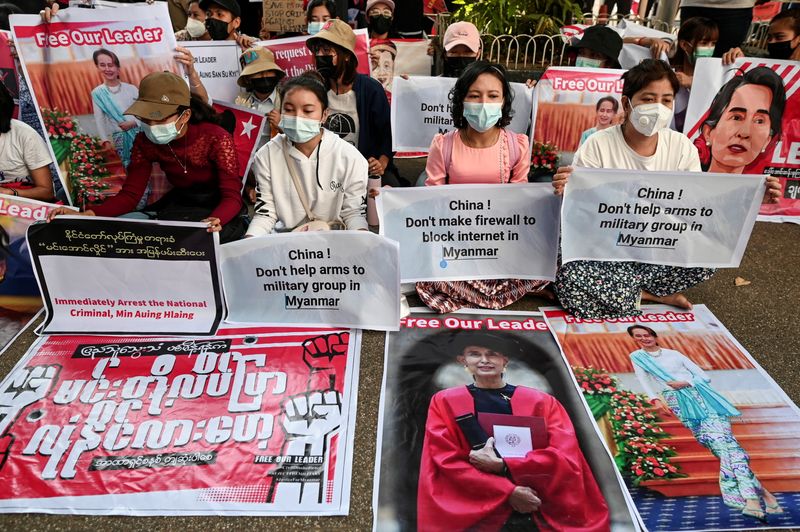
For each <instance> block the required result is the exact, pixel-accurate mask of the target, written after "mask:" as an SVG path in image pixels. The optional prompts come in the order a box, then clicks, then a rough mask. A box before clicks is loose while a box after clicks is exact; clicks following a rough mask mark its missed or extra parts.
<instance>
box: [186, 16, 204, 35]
mask: <svg viewBox="0 0 800 532" xmlns="http://www.w3.org/2000/svg"><path fill="white" fill-rule="evenodd" d="M205 32H206V25H205V24H203V23H202V22H200V21H199V20H197V19H196V18H192V17H189V19H188V20H187V21H186V33H188V34H189V36H190V37H192V38H193V39H198V38H200V37H202V36H203V34H204V33H205Z"/></svg>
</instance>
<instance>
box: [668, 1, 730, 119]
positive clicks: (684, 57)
mask: <svg viewBox="0 0 800 532" xmlns="http://www.w3.org/2000/svg"><path fill="white" fill-rule="evenodd" d="M718 38H719V27H717V23H716V22H714V21H713V20H711V19H710V18H705V17H694V18H690V19H689V20H687V21H685V22H684V23H683V24H681V27H680V29H679V30H678V41H677V47H676V49H675V55H674V56H673V57H672V59H671V63H672V67H673V68H674V69H675V73H676V75H677V76H678V81H679V82H680V84H681V88H680V89H679V90H678V94H676V95H675V106H674V109H675V118H674V120H673V123H672V128H673V129H675V130H676V131H683V123H684V121H685V120H686V109H687V107H688V106H689V89H691V87H692V81H693V79H694V68H695V64H696V62H697V59H698V58H701V57H712V56H713V55H714V47H715V46H716V44H717V39H718Z"/></svg>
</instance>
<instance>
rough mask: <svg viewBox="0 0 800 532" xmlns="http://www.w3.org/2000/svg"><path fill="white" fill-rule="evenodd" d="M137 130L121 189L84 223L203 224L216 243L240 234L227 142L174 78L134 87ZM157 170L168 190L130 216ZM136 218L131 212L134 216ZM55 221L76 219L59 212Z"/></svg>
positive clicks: (232, 154) (234, 170) (237, 186)
mask: <svg viewBox="0 0 800 532" xmlns="http://www.w3.org/2000/svg"><path fill="white" fill-rule="evenodd" d="M125 114H126V115H132V116H135V117H137V118H138V119H139V120H140V121H141V123H142V133H140V134H139V135H137V137H136V140H135V141H134V143H133V149H132V151H131V162H130V164H129V165H128V177H127V178H126V179H125V183H124V184H123V185H122V190H121V191H120V192H119V193H118V194H117V195H116V196H113V197H111V198H109V199H107V200H106V201H105V202H103V203H102V204H100V205H92V206H90V207H89V208H85V209H84V211H83V212H82V213H81V214H83V215H86V216H125V215H127V216H129V217H132V218H150V219H159V220H179V221H203V222H206V223H207V224H208V230H209V232H217V231H221V234H220V240H221V241H222V242H228V241H231V240H236V239H238V238H240V237H241V236H242V235H243V234H244V230H245V224H244V220H243V219H242V217H241V214H242V207H243V203H242V195H241V180H240V178H239V168H238V161H237V157H236V148H235V146H234V143H233V137H232V136H231V135H230V133H228V132H227V131H225V130H224V129H222V127H220V126H219V125H218V118H217V115H216V113H215V112H214V110H213V109H211V108H210V107H209V106H208V105H207V104H205V103H203V101H202V100H201V99H200V98H199V97H197V96H194V95H190V93H189V87H188V86H187V85H186V82H185V81H183V79H181V78H180V77H179V76H177V75H175V74H173V73H171V72H155V73H153V74H149V75H147V76H145V77H144V78H143V79H142V81H141V83H140V84H139V97H138V98H137V99H136V101H135V102H134V103H133V105H131V106H130V107H129V108H128V109H127V110H126V111H125ZM153 163H158V164H159V166H160V167H161V169H162V170H163V171H164V173H165V174H166V177H167V180H168V181H169V182H170V184H171V185H172V187H173V188H172V190H170V191H169V192H168V193H167V194H166V195H165V196H164V197H163V198H161V199H160V200H158V201H156V202H155V203H152V204H150V205H148V206H147V207H145V208H144V209H142V210H141V211H135V209H136V205H137V203H138V202H139V200H140V199H141V197H142V194H144V191H145V189H146V188H147V184H148V183H149V181H150V174H151V172H152V167H153ZM134 211H135V212H134ZM59 214H75V212H74V211H73V210H70V209H66V208H64V207H59V208H58V209H55V210H53V211H51V214H50V217H49V218H50V219H52V218H53V217H55V216H57V215H59Z"/></svg>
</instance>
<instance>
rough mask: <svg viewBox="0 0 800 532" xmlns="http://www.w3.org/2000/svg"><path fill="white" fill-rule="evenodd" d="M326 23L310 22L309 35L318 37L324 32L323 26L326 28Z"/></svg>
mask: <svg viewBox="0 0 800 532" xmlns="http://www.w3.org/2000/svg"><path fill="white" fill-rule="evenodd" d="M324 25H325V23H324V22H309V23H308V34H309V35H316V34H317V33H319V32H320V31H321V30H322V26H324Z"/></svg>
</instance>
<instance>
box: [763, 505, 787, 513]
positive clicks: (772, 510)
mask: <svg viewBox="0 0 800 532" xmlns="http://www.w3.org/2000/svg"><path fill="white" fill-rule="evenodd" d="M766 506H767V513H768V514H770V515H777V514H782V513H784V512H783V508H781V505H780V503H777V502H776V503H775V506H771V505H769V504H767V505H766Z"/></svg>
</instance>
